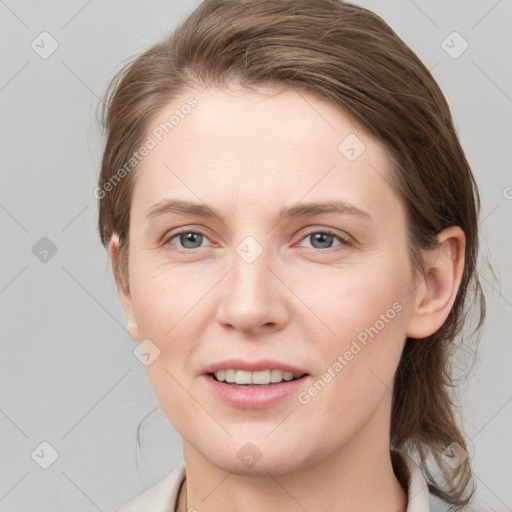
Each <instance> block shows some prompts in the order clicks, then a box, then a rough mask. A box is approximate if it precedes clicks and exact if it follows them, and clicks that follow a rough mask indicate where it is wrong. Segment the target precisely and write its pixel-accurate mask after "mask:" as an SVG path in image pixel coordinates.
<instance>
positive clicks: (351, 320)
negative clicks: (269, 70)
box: [111, 87, 464, 512]
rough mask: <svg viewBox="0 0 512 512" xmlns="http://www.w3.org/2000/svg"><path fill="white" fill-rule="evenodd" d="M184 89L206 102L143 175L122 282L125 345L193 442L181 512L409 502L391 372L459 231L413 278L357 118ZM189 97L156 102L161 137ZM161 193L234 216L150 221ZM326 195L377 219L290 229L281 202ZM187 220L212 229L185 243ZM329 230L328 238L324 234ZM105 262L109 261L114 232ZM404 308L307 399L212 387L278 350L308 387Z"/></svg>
mask: <svg viewBox="0 0 512 512" xmlns="http://www.w3.org/2000/svg"><path fill="white" fill-rule="evenodd" d="M190 94H193V95H194V97H195V98H196V99H197V101H198V105H197V107H196V108H194V109H193V110H192V111H191V113H190V114H188V115H187V116H186V117H184V119H181V120H180V123H179V124H178V125H177V126H176V127H175V128H174V129H173V131H172V132H171V133H170V134H168V135H167V136H166V137H165V138H163V140H162V141H161V142H160V143H159V144H158V145H157V146H156V147H155V148H154V149H152V150H151V151H150V152H149V154H148V155H147V156H146V157H145V158H144V160H143V161H142V162H141V164H140V166H139V168H138V169H137V171H136V172H137V176H136V183H135V187H134V194H133V199H132V205H131V223H130V231H129V239H130V245H129V253H128V256H129V267H128V269H129V280H128V283H127V284H128V286H124V284H123V282H122V280H121V279H120V278H119V276H116V278H117V283H118V290H119V295H120V298H121V302H122V305H123V308H124V310H125V312H126V314H127V317H128V320H129V322H131V324H132V325H130V327H129V333H130V335H131V336H132V338H133V339H135V340H137V341H142V340H145V339H150V340H151V341H152V343H154V344H155V345H156V346H157V347H158V349H159V350H160V355H159V357H157V358H156V359H155V361H154V362H153V363H152V364H150V365H149V366H148V367H147V371H148V376H149V379H150V381H151V384H152V386H153V389H154V392H155V394H156V397H157V398H158V400H159V403H160V405H161V407H162V409H163V411H164V412H165V414H166V415H167V417H168V418H169V420H170V422H171V423H172V424H173V425H174V427H175V428H176V430H177V431H178V432H179V433H180V434H181V436H182V437H183V445H184V456H185V462H186V467H187V485H186V491H185V493H184V494H183V496H182V499H181V500H180V504H179V509H182V510H185V503H184V501H185V500H184V497H185V495H186V502H187V503H186V506H187V507H189V508H190V507H195V509H197V510H198V511H199V512H201V511H209V512H213V511H221V510H222V511H231V510H233V511H234V510H238V511H241V510H244V511H256V510H266V511H278V510H279V511H283V510H290V511H292V510H302V507H303V508H305V509H307V510H309V511H322V510H336V511H345V510H347V511H348V510H350V511H358V510H361V511H362V510H380V511H388V510H389V511H400V510H405V507H406V503H407V500H406V495H405V493H404V491H403V489H402V488H401V486H400V485H399V483H398V481H397V480H396V478H395V476H394V474H393V469H392V465H391V460H390V454H389V422H390V411H391V398H392V393H391V389H392V381H393V375H394V372H395V370H396V367H397V365H398V362H399V360H400V355H401V351H402V349H403V345H404V343H405V339H406V337H407V336H410V337H416V338H421V337H424V336H427V335H429V334H432V333H433V332H435V331H436V330H437V329H438V328H439V327H440V326H441V325H442V323H443V322H444V320H445V318H446V317H447V315H448V313H449V311H450V308H451V305H452V304H453V301H454V299H455V295H456V291H457V288H458V285H459V283H460V277H461V274H462V269H463V257H462V255H463V253H464V251H463V249H464V234H463V232H462V231H461V230H460V228H457V227H452V228H448V229H447V230H445V231H443V232H442V233H441V234H440V235H439V241H440V246H439V249H436V250H435V251H431V252H429V253H428V254H425V255H424V260H425V262H426V268H427V271H426V273H425V276H422V275H418V274H417V273H416V272H415V271H414V270H413V268H412V265H411V262H410V259H409V252H408V241H407V237H406V214H405V210H404V207H403V205H402V202H401V200H400V199H399V197H398V196H397V195H396V193H395V192H394V190H393V189H392V188H391V186H390V185H389V176H391V173H392V172H393V168H392V164H391V162H390V161H389V159H388V158H387V154H386V151H385V149H384V147H383V146H382V145H381V144H380V143H378V142H377V141H376V140H374V139H372V138H371V137H370V136H368V135H367V134H366V133H365V132H364V131H363V130H361V129H360V128H358V127H357V126H355V125H354V124H353V123H352V122H351V121H350V120H349V118H347V117H346V116H344V115H342V114H341V113H340V112H338V111H337V110H335V109H334V107H332V106H331V105H328V104H326V103H325V102H323V101H321V100H319V99H316V98H314V97H313V96H311V95H307V94H305V93H303V92H301V93H300V94H299V93H298V92H297V91H293V90H290V89H275V88H267V89H265V90H263V89H262V90H260V91H258V92H257V93H256V92H249V91H246V90H242V89H240V88H236V87H230V88H229V89H223V90H218V89H206V90H204V91H203V92H197V91H190ZM190 94H188V95H183V97H182V98H180V99H176V100H175V101H173V102H172V104H169V105H168V107H166V108H165V109H164V110H162V112H161V113H160V114H159V116H158V118H156V119H154V120H153V123H152V126H151V127H150V129H151V128H152V127H154V126H158V124H159V123H160V122H162V120H166V119H169V117H170V115H171V114H172V112H173V111H174V109H176V108H177V107H179V106H180V105H182V104H183V103H185V101H186V98H187V97H189V96H190ZM149 133H151V131H150V130H148V134H149ZM350 134H355V135H356V136H357V137H358V138H359V139H360V140H361V141H362V142H363V143H364V145H365V150H364V151H363V152H362V154H361V155H360V156H359V157H358V158H357V159H356V160H354V161H349V160H348V159H347V158H346V157H345V156H344V154H342V153H341V152H340V151H339V149H338V146H339V144H340V142H342V141H343V140H344V139H345V138H346V137H347V136H348V135H350ZM166 198H176V199H182V200H188V201H194V202H197V203H199V204H204V203H207V204H208V205H211V206H212V207H214V208H216V209H217V210H219V211H220V212H221V214H222V215H223V216H224V220H223V221H221V220H218V219H205V218H202V217H198V216H195V215H191V214H187V215H178V214H174V213H166V214H164V213H163V214H159V215H154V216H150V217H149V218H148V216H147V215H148V212H149V210H150V209H151V208H152V207H153V205H155V204H156V203H159V202H160V201H162V200H164V199H166ZM326 200H340V201H344V202H346V203H350V204H351V205H354V206H356V207H357V208H359V209H361V210H364V211H366V212H367V214H368V215H369V217H370V218H366V217H363V216H360V215H354V214H350V213H342V214H340V213H322V214H319V215H314V216H305V217H299V218H293V219H284V218H283V219H281V220H280V219H279V211H280V210H281V208H285V207H291V206H294V205H296V204H298V203H300V204H302V203H306V202H310V201H326ZM177 228H181V229H183V228H184V229H186V230H188V231H190V232H192V233H200V234H202V235H204V236H203V238H201V237H198V239H197V243H196V244H195V245H194V243H193V242H188V245H184V244H187V240H186V239H185V240H184V239H183V238H182V239H181V240H180V237H176V236H174V237H173V236H172V235H173V233H176V231H178V229H177ZM325 229H329V230H333V231H334V232H335V236H334V237H333V238H332V239H330V238H329V237H327V240H326V239H323V240H322V238H321V237H319V235H316V237H315V233H323V232H324V230H325ZM247 236H251V237H253V239H254V240H256V241H257V243H258V244H259V245H260V246H261V248H262V250H263V252H262V253H261V255H259V257H258V258H257V259H255V261H253V262H252V263H247V262H246V261H245V260H244V259H243V258H242V257H241V256H240V255H239V254H238V253H237V247H238V246H239V244H240V243H241V242H242V241H243V240H244V239H245V238H246V237H247ZM337 236H341V237H342V238H341V239H338V238H337ZM343 239H345V240H347V242H348V243H347V242H345V241H343ZM198 245H201V246H200V247H199V248H195V247H197V246H198ZM180 251H181V252H180ZM186 251H188V252H186ZM111 255H112V260H113V264H114V268H116V264H117V261H118V240H117V238H116V237H115V236H114V237H113V239H112V242H111ZM393 304H395V309H397V306H396V305H397V304H398V305H399V306H400V308H399V309H400V311H399V312H396V314H395V315H394V316H393V318H392V319H389V316H386V318H388V320H389V321H388V322H384V324H385V325H384V327H383V328H382V329H378V334H377V335H375V336H374V337H373V338H369V340H368V343H367V345H366V346H362V349H361V350H360V351H359V352H358V353H357V354H356V355H354V356H353V358H352V359H351V360H350V361H348V363H347V364H346V365H345V366H344V367H343V370H342V371H340V372H338V373H336V376H335V377H334V378H332V379H331V381H330V382H329V383H328V384H327V385H326V386H325V388H324V389H323V390H322V391H320V392H319V393H318V394H317V395H316V396H314V397H313V398H311V400H310V401H309V402H308V403H307V404H304V403H300V402H299V400H298V399H297V395H292V396H291V397H288V398H286V399H285V400H283V401H281V402H280V403H278V404H277V405H274V406H272V407H268V408H264V409H256V410H249V409H240V408H236V407H233V406H230V405H227V404H225V403H223V402H221V401H220V400H219V399H217V398H216V397H214V396H213V394H212V393H211V392H210V391H209V389H208V388H207V386H206V385H205V383H204V377H202V373H203V371H204V368H205V366H206V365H209V364H211V363H214V362H218V361H222V360H224V359H227V358H241V359H245V360H248V361H254V360H259V359H267V358H270V359H276V360H278V361H282V362H285V363H288V364H292V365H294V366H297V367H299V368H303V369H304V370H305V371H306V372H308V373H309V377H308V379H307V383H305V385H304V388H305V389H306V390H307V389H308V388H309V387H310V386H311V385H312V384H313V383H314V382H315V381H317V380H318V379H320V378H322V375H324V373H325V372H326V371H327V369H328V368H329V367H332V366H333V363H335V361H336V360H337V357H338V356H339V355H343V354H344V353H345V352H346V351H347V350H349V349H350V347H351V343H352V341H353V340H354V339H356V338H357V336H358V334H360V333H361V332H363V331H364V330H365V328H369V327H370V326H375V325H376V322H377V321H378V320H379V319H381V318H382V317H381V315H382V314H384V315H386V311H388V310H389V309H390V308H391V309H392V308H393ZM379 325H380V324H379ZM409 342H411V343H414V342H418V343H420V341H416V340H410V341H409ZM360 345H361V344H360ZM247 442H251V443H253V444H254V445H255V446H256V447H257V449H258V450H259V452H260V453H261V459H260V460H259V461H258V462H257V463H256V464H255V465H253V466H252V467H246V466H245V465H244V464H242V462H241V461H240V460H239V458H238V457H237V453H238V451H239V450H240V449H241V448H242V447H243V446H244V445H245V444H246V443H247ZM213 490H214V491H213ZM206 496H208V497H207V498H206V499H205V497H206ZM203 500H204V501H203Z"/></svg>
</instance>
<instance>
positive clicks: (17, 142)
mask: <svg viewBox="0 0 512 512" xmlns="http://www.w3.org/2000/svg"><path fill="white" fill-rule="evenodd" d="M358 3H360V4H361V5H363V6H365V7H368V8H370V9H371V10H374V11H375V12H377V13H378V14H379V15H381V16H382V17H383V18H384V19H385V20H386V21H387V22H388V23H389V24H390V25H391V27H392V28H393V29H394V30H395V31H396V32H397V33H398V34H399V35H400V36H401V37H402V38H403V39H404V40H405V42H406V43H407V44H408V45H409V46H410V47H411V48H412V49H413V50H414V51H415V52H416V53H417V54H418V55H419V57H420V58H421V59H422V60H423V62H424V63H425V64H426V65H427V67H428V68H429V69H431V70H432V73H433V75H434V77H435V78H436V80H437V81H438V82H439V84H440V86H441V88H442V89H443V91H444V93H445V95H446V97H447V99H448V102H449V104H450V107H451V109H452V113H453V116H454V118H455V122H456V127H457V130H458V133H459V136H460V139H461V142H462V145H463V148H464V149H465V151H466V154H467V156H468V159H469V162H470V164H471V165H472V168H473V170H474V173H475V175H476V178H477V180H478V184H479V187H480V191H481V195H482V203H483V204H482V218H481V229H482V243H483V245H484V247H483V250H482V255H483V257H484V258H483V260H482V265H481V269H480V274H481V277H482V281H483V284H484V289H485V292H486V295H487V300H488V317H487V321H486V324H485V327H484V329H483V331H482V341H481V343H480V350H479V354H478V362H477V364H476V366H475V368H474V369H473V371H472V373H471V377H470V379H469V380H468V381H467V384H466V385H465V386H463V387H462V388H461V393H462V395H463V402H464V409H463V412H464V418H465V419H464V422H465V428H466V431H467V434H468V437H469V439H470V450H471V455H472V456H473V461H474V463H473V465H474V470H475V478H476V482H477V485H478V494H477V503H478V505H479V506H478V507H477V508H478V510H483V511H486V510H494V511H509V510H512V486H511V485H510V482H511V475H512V461H511V459H512V447H511V445H512V443H511V439H512V428H511V427H512V385H511V384H512V372H511V370H510V363H511V356H512V343H511V336H510V331H511V328H512V321H511V318H512V286H511V282H512V280H511V265H510V262H511V261H512V243H511V240H510V237H511V232H512V230H511V218H512V188H510V187H512V174H511V171H510V164H511V161H512V158H511V147H512V122H511V121H512V116H511V113H512V80H511V67H510V48H511V47H512V46H511V43H512V32H511V31H510V25H511V22H512V3H511V1H510V0H501V1H500V0H498V1H496V0H479V1H474V0H473V1H468V0H458V1H451V2H446V1H444V0H435V1H432V0H429V1H426V0H414V1H413V0H385V1H383V0H380V1H377V0H365V1H360V2H358ZM196 5H198V2H197V1H192V0H190V1H187V0H165V1H163V0H148V1H144V2H142V1H140V2H135V1H127V0H124V1H121V0H102V1H100V0H89V1H86V0H67V1H64V0H61V1H57V0H45V1H36V0H32V1H29V0H0V54H1V65H0V102H1V110H0V112H1V115H0V156H1V161H0V166H1V183H0V233H1V243H0V253H1V264H0V307H1V324H0V335H1V348H2V350H1V355H0V369H1V371H0V511H1V512H4V511H17V512H28V511H32V510H37V511H39V512H50V511H51V512H60V511H66V512H70V511H71V512H75V511H95V510H101V511H111V510H115V508H116V507H118V506H120V505H121V504H122V503H124V502H125V501H127V500H128V499H129V498H131V497H132V496H134V495H136V494H138V493H140V492H141V491H142V490H143V489H145V488H147V487H149V486H151V485H153V484H154V483H156V482H157V481H158V480H160V479H161V478H163V477H164V476H165V475H166V474H167V473H168V472H170V471H171V470H172V469H173V468H174V467H176V465H178V464H179V463H181V462H182V453H181V441H180V437H179V436H178V434H177V433H176V432H175V431H174V429H173V428H172V426H171V425H170V424H169V423H168V421H167V419H166V418H165V416H164V415H163V413H162V412H161V411H160V410H159V409H156V410H155V407H156V406H157V402H156V399H155V398H154V396H153V392H152V390H151V387H150V385H149V382H148V380H147V377H146V373H145V368H144V366H143V365H142V364H141V363H140V362H139V360H138V359H137V358H136V357H134V354H133V350H134V349H135V347H136V345H137V344H136V342H134V341H132V340H131V339H130V338H129V337H128V335H127V333H126V329H125V324H126V320H125V317H124V315H123V312H122V310H121V307H120V305H119V303H118V299H117V295H116V289H115V286H114V281H113V278H112V276H111V271H110V264H109V261H108V258H107V253H106V251H105V250H104V249H103V247H102V246H101V245H100V242H99V237H98V234H97V230H96V216H97V200H96V199H95V198H94V196H93V190H94V188H95V186H96V185H95V184H96V180H97V176H98V172H99V164H100V159H101V148H102V138H101V134H100V131H99V127H98V124H97V122H96V111H97V107H98V101H99V99H100V98H101V97H102V95H103V93H104V91H105V88H106V86H107V84H108V81H109V80H110V78H111V77H112V76H113V74H114V72H115V71H117V70H118V69H119V68H120V67H121V65H122V64H123V63H125V62H126V60H127V59H129V58H131V57H132V56H134V55H135V54H138V53H140V52H141V51H143V50H144V49H146V48H147V47H148V46H149V45H151V44H152V43H154V42H156V41H157V40H158V39H159V38H160V37H161V36H163V35H164V34H166V33H167V32H168V31H169V30H170V29H172V28H173V27H174V26H175V25H176V24H178V22H179V21H180V20H182V19H183V18H184V17H185V16H186V14H187V13H189V12H190V11H191V10H192V9H193V8H194V7H195V6H196ZM454 32H456V33H457V34H454ZM42 33H43V34H42ZM57 45H58V46H57ZM466 45H467V48H466ZM464 49H465V51H462V50H464ZM52 51H53V53H52ZM50 53H51V54H50ZM486 262H490V263H491V264H492V266H493V268H494V271H495V273H496V279H494V278H493V277H492V274H491V273H490V272H489V271H488V269H487V267H486ZM151 411H153V412H151ZM148 413H151V414H150V415H149V416H148V418H147V419H146V421H144V423H143V427H142V429H141V448H142V450H141V451H139V450H137V448H136V430H137V426H138V424H139V423H140V421H141V420H142V418H143V417H144V416H146V415H147V414H148ZM41 443H43V444H41ZM44 466H48V467H47V469H44Z"/></svg>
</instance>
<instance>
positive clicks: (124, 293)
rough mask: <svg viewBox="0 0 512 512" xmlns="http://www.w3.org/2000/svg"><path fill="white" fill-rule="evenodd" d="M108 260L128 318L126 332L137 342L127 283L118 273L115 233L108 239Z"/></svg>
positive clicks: (137, 332)
mask: <svg viewBox="0 0 512 512" xmlns="http://www.w3.org/2000/svg"><path fill="white" fill-rule="evenodd" d="M110 259H111V261H112V271H113V274H114V279H115V281H116V286H117V293H118V295H119V300H120V301H121V306H122V308H123V310H124V312H125V314H126V316H127V317H128V322H127V332H128V334H129V335H130V337H131V338H132V339H134V340H135V341H139V340H140V333H139V328H138V326H137V324H136V322H135V316H134V313H133V307H132V298H131V294H130V289H129V286H128V283H124V281H123V279H122V276H121V273H120V271H119V268H120V266H119V236H118V235H117V233H114V234H113V235H112V238H111V239H110Z"/></svg>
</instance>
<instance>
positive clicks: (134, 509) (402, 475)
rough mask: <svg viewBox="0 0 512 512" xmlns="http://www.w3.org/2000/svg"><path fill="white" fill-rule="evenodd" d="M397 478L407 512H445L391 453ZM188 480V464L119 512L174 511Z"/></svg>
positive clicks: (413, 468)
mask: <svg viewBox="0 0 512 512" xmlns="http://www.w3.org/2000/svg"><path fill="white" fill-rule="evenodd" d="M392 455H393V457H392V462H393V468H394V470H395V473H396V474H397V477H398V479H399V480H400V481H401V482H403V484H402V485H405V486H406V488H407V495H408V504H407V512H445V511H447V510H448V505H447V504H445V503H444V502H443V501H442V500H440V499H439V498H437V497H435V496H433V495H432V494H429V490H428V487H427V482H426V481H425V478H424V477H423V474H422V472H421V469H420V467H419V466H418V465H417V464H416V462H415V461H414V460H413V459H412V458H411V457H409V455H407V454H405V453H402V452H397V451H394V450H393V451H392ZM184 479H185V464H181V466H179V467H177V468H176V469H175V470H174V471H173V472H172V473H170V474H169V475H167V476H166V477H165V478H164V479H163V480H161V481H160V482H159V483H157V484H156V485H154V486H153V487H151V488H150V489H148V490H147V491H145V492H143V493H142V494H139V495H138V496H136V497H135V498H134V499H132V500H131V501H129V502H128V503H126V504H125V505H123V506H122V507H121V508H119V509H118V510H117V512H175V510H176V505H177V500H178V494H179V490H180V487H181V485H182V483H183V481H184Z"/></svg>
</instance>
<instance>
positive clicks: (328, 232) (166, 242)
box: [162, 228, 353, 253]
mask: <svg viewBox="0 0 512 512" xmlns="http://www.w3.org/2000/svg"><path fill="white" fill-rule="evenodd" d="M184 233H194V234H196V235H202V236H203V237H205V238H206V239H208V237H207V236H206V235H205V234H204V233H203V232H201V231H196V230H192V229H182V230H181V231H176V232H175V233H171V234H170V235H169V236H168V237H166V238H165V239H164V240H163V242H162V245H164V246H166V245H169V244H170V245H174V244H171V243H170V242H171V240H173V239H174V238H176V237H177V236H179V235H182V234H184ZM318 233H321V234H322V235H329V236H333V237H334V238H337V239H338V240H339V241H340V242H341V243H340V244H339V245H337V246H334V248H333V247H328V248H326V249H316V248H315V247H312V249H313V250H314V251H317V252H334V251H338V250H340V249H336V247H341V246H351V245H353V242H352V240H350V239H349V237H347V236H342V235H340V234H339V233H337V232H335V231H333V230H331V229H328V228H326V229H321V230H319V229H314V230H311V231H308V232H307V233H304V235H303V236H302V238H301V241H302V240H304V239H306V238H307V237H309V236H311V235H314V234H318ZM199 249H202V247H197V248H195V249H181V248H178V247H177V248H176V250H177V251H178V252H181V253H193V252H195V251H197V250H199Z"/></svg>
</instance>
